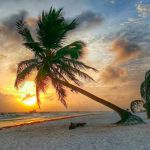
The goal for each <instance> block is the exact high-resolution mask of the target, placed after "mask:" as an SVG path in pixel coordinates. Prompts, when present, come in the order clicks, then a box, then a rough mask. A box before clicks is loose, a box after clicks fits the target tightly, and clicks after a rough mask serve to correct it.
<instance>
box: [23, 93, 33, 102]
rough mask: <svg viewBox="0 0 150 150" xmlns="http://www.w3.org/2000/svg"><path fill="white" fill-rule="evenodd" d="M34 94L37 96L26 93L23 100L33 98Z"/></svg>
mask: <svg viewBox="0 0 150 150" xmlns="http://www.w3.org/2000/svg"><path fill="white" fill-rule="evenodd" d="M33 96H35V94H26V95H25V96H24V97H23V99H22V101H25V100H27V99H29V98H32V97H33Z"/></svg>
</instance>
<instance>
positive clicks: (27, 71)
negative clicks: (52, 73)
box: [15, 64, 37, 88]
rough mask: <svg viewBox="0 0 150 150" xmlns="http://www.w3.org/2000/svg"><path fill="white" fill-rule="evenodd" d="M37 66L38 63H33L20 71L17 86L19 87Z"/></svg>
mask: <svg viewBox="0 0 150 150" xmlns="http://www.w3.org/2000/svg"><path fill="white" fill-rule="evenodd" d="M36 68H37V65H36V64H31V65H29V66H28V67H26V68H25V69H23V70H22V71H20V72H19V73H17V77H16V81H15V87H16V88H19V85H20V84H21V83H22V82H23V81H24V80H25V79H26V78H27V77H28V76H29V75H30V74H31V72H32V71H33V70H34V69H36Z"/></svg>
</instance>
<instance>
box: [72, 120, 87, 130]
mask: <svg viewBox="0 0 150 150" xmlns="http://www.w3.org/2000/svg"><path fill="white" fill-rule="evenodd" d="M85 125H86V123H73V122H71V123H70V126H69V130H72V129H75V128H77V127H84V126H85Z"/></svg>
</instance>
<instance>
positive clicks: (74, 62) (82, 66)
mask: <svg viewBox="0 0 150 150" xmlns="http://www.w3.org/2000/svg"><path fill="white" fill-rule="evenodd" d="M62 60H63V61H65V63H67V64H68V65H71V66H72V67H75V68H77V69H92V70H93V71H95V72H98V70H97V69H95V68H93V67H91V66H88V65H86V64H84V63H83V62H81V61H78V60H75V59H70V58H63V59H62Z"/></svg>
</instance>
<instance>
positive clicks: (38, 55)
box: [15, 7, 132, 121]
mask: <svg viewBox="0 0 150 150" xmlns="http://www.w3.org/2000/svg"><path fill="white" fill-rule="evenodd" d="M76 26H77V21H76V20H72V21H67V20H65V19H64V17H63V15H62V9H59V10H55V9H54V8H52V7H51V8H50V10H49V12H45V11H43V13H42V15H41V17H40V18H39V20H38V21H37V27H36V40H35V39H34V38H33V36H32V34H31V32H30V30H29V28H28V27H27V24H26V23H25V21H23V20H18V21H17V30H18V33H19V34H20V35H21V36H22V37H23V40H24V43H23V44H24V46H25V47H26V48H28V49H29V50H31V51H32V52H33V53H34V58H33V59H30V60H25V61H22V62H20V63H19V64H18V69H17V77H16V81H15V87H16V88H19V85H20V84H21V83H22V82H23V81H24V80H25V79H26V77H27V76H28V75H29V74H31V73H32V71H34V70H37V75H36V78H35V84H36V98H37V103H38V105H39V107H40V98H39V95H40V92H41V91H43V92H44V91H45V90H46V87H47V85H48V83H49V82H51V83H52V85H53V86H54V88H55V89H56V92H57V94H58V97H59V100H60V101H61V102H62V103H63V104H64V105H65V106H67V104H66V101H65V97H66V90H65V87H67V88H69V89H71V91H76V92H79V93H81V94H83V95H85V96H87V97H89V98H91V99H93V100H95V101H97V102H99V103H101V104H103V105H105V106H107V107H109V108H111V109H113V110H114V111H116V112H117V113H118V114H119V115H120V117H121V119H122V120H121V121H125V120H126V119H127V118H129V117H130V116H132V114H131V113H130V112H128V111H126V110H124V109H122V108H120V107H118V106H116V105H114V104H112V103H110V102H108V101H106V100H104V99H102V98H99V97H97V96H95V95H93V94H91V93H89V92H87V91H85V90H83V89H81V88H79V85H81V82H80V80H79V77H81V78H84V79H86V80H90V81H91V80H93V79H92V77H90V76H89V75H88V74H87V73H85V72H84V71H83V70H85V69H92V70H93V71H96V69H95V68H92V67H90V66H88V65H86V64H84V63H83V62H81V61H79V58H80V57H82V56H83V54H84V51H83V49H84V48H85V46H86V45H85V43H84V42H82V41H75V42H73V43H71V44H69V45H66V46H64V44H65V43H64V42H65V38H66V35H67V33H68V32H69V31H71V30H73V29H75V28H76Z"/></svg>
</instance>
